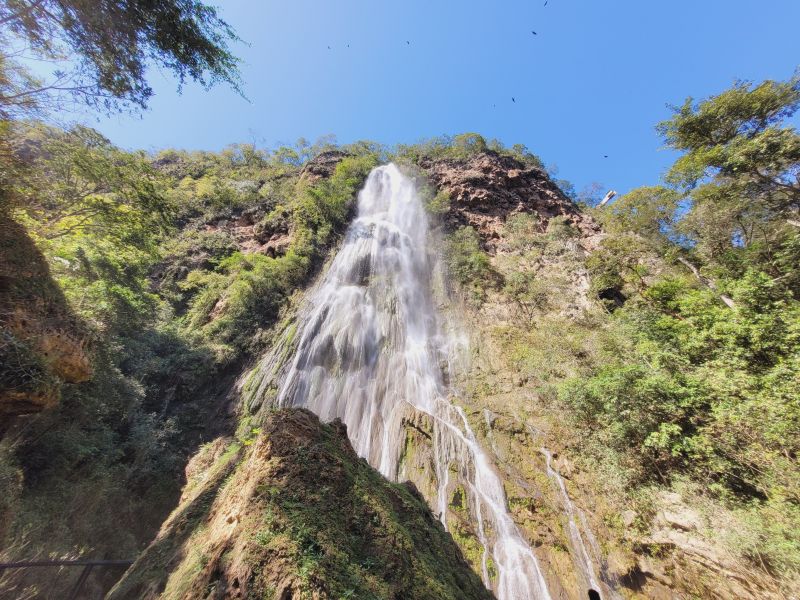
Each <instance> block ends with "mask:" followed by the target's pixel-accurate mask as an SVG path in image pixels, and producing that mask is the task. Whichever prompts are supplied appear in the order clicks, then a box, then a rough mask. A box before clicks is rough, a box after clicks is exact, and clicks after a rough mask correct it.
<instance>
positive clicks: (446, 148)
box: [394, 133, 544, 170]
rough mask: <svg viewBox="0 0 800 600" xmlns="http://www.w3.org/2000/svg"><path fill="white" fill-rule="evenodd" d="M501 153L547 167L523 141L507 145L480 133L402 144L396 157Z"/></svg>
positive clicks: (414, 160) (415, 159) (466, 156)
mask: <svg viewBox="0 0 800 600" xmlns="http://www.w3.org/2000/svg"><path fill="white" fill-rule="evenodd" d="M485 152H488V153H492V154H499V155H503V156H508V157H511V158H514V159H516V160H518V161H520V162H521V163H522V164H523V165H524V166H527V167H535V168H537V169H542V170H544V164H543V163H542V161H541V159H540V158H539V157H538V156H536V155H535V154H532V153H531V152H530V151H529V150H528V148H526V147H525V146H524V145H522V144H515V145H514V146H512V147H511V148H506V147H505V146H504V145H503V144H502V142H500V141H499V140H494V139H493V140H489V141H488V142H487V141H486V139H484V137H483V136H481V135H480V134H477V133H462V134H459V135H455V136H440V137H434V138H431V139H428V140H424V141H422V142H419V143H417V144H411V145H406V144H398V145H397V147H396V148H395V151H394V158H397V159H400V160H410V161H411V162H412V163H418V162H419V161H420V160H421V159H423V158H433V159H442V158H449V159H456V160H465V159H469V158H472V157H474V156H477V155H479V154H482V153H485Z"/></svg>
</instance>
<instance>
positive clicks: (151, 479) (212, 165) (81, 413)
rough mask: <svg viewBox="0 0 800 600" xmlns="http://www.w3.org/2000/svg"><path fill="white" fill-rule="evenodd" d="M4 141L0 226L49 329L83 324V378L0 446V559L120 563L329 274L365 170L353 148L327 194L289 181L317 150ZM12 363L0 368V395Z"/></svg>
mask: <svg viewBox="0 0 800 600" xmlns="http://www.w3.org/2000/svg"><path fill="white" fill-rule="evenodd" d="M5 142H6V143H7V144H8V145H9V146H10V147H13V148H14V149H15V150H16V152H17V154H16V155H15V156H22V155H23V153H24V161H21V164H20V167H19V169H18V171H17V173H16V175H15V179H14V188H13V198H10V201H9V203H8V204H7V205H6V206H5V210H6V211H7V213H9V214H11V215H13V217H14V218H15V219H17V220H18V221H19V222H20V223H22V224H23V225H24V226H25V230H24V231H26V232H27V233H25V232H22V233H20V234H19V235H21V236H23V238H24V236H27V235H29V236H31V237H32V238H33V240H34V241H35V243H36V247H37V248H38V252H41V253H42V255H43V257H44V258H43V260H45V261H46V264H47V266H48V267H49V276H48V274H47V270H48V269H47V268H46V270H45V273H44V276H45V277H46V278H47V280H49V277H50V276H52V278H53V281H54V284H55V286H56V288H57V289H58V290H59V293H60V294H63V296H64V299H65V302H66V306H67V307H68V310H67V311H65V312H64V315H65V316H63V317H60V319H61V320H60V321H59V320H56V322H55V323H51V325H53V326H54V327H56V328H64V327H66V326H67V325H66V320H67V319H68V320H69V322H70V323H72V324H74V323H77V324H78V329H79V331H80V336H82V339H83V341H84V343H85V346H86V347H87V348H88V349H89V352H90V354H91V357H92V359H91V360H92V370H93V375H92V377H91V379H90V381H87V382H86V383H81V384H64V383H60V385H59V381H58V378H55V381H54V382H53V384H54V385H57V386H58V387H59V389H60V391H61V399H60V401H59V402H58V403H57V405H56V406H55V408H53V409H52V410H49V411H47V412H45V413H44V414H42V415H40V416H38V417H37V418H35V419H33V420H30V419H29V420H27V421H25V422H21V424H20V426H19V427H17V428H15V429H14V430H12V431H9V432H8V434H7V435H6V436H5V437H4V439H3V442H2V453H1V455H0V477H2V480H3V484H4V485H3V487H4V490H6V491H7V492H8V493H7V494H4V498H3V507H2V509H3V516H4V519H3V521H4V527H3V532H4V540H3V547H4V548H5V551H4V552H5V555H6V556H24V557H26V558H30V557H35V556H38V555H41V553H42V552H46V553H48V554H51V553H55V554H56V555H62V556H63V555H69V554H72V555H80V554H83V553H85V552H88V553H91V555H92V556H96V557H97V556H105V557H110V558H118V557H127V556H133V555H135V554H136V552H137V551H138V550H139V549H140V548H141V546H142V544H143V543H146V542H147V541H149V538H150V537H151V536H152V534H153V532H154V531H155V529H156V528H157V527H158V525H159V524H160V521H161V520H162V519H163V516H164V515H165V514H166V512H167V511H168V510H169V509H170V508H171V507H172V506H174V504H175V502H176V500H177V494H178V491H179V488H180V484H181V477H180V471H181V469H182V467H183V464H184V463H185V460H186V457H187V456H188V454H189V453H191V452H192V449H193V448H194V447H196V445H197V444H198V443H199V442H201V441H202V440H203V439H205V438H206V437H207V435H209V434H210V433H214V432H215V428H216V429H217V430H218V429H220V428H224V427H226V424H225V422H224V421H219V420H216V422H215V419H213V418H212V419H209V414H213V411H214V410H220V407H219V406H218V403H219V401H220V398H221V397H224V392H225V389H226V385H229V384H230V381H231V378H232V377H233V376H235V375H236V374H237V373H238V370H237V365H239V364H241V361H242V360H243V359H246V358H247V357H249V356H252V355H253V353H255V352H258V351H259V350H261V349H263V348H264V347H265V344H267V343H268V341H269V339H268V337H267V335H266V332H267V331H268V330H269V327H270V325H271V324H272V323H273V322H274V321H275V320H276V319H277V318H278V316H279V313H280V311H281V310H282V308H283V307H284V305H285V304H286V302H287V300H288V298H289V297H290V295H291V294H292V292H293V290H295V289H296V288H297V287H298V286H300V285H302V284H303V283H305V282H306V281H307V280H308V278H309V277H310V275H311V274H312V273H313V271H314V269H315V268H317V267H318V266H319V265H320V264H321V262H322V260H324V258H325V256H326V249H327V248H328V247H329V246H330V244H331V243H333V242H334V241H335V240H336V236H337V235H339V234H340V233H341V232H342V230H343V226H344V224H345V223H346V220H347V218H348V215H349V211H350V208H351V207H352V204H353V200H354V198H355V192H356V190H357V188H358V187H359V186H360V184H361V182H362V180H363V178H364V177H365V176H366V173H367V172H368V171H369V170H370V168H371V167H372V166H373V165H374V164H375V163H376V160H377V157H376V154H375V152H374V151H373V149H371V148H370V147H368V146H352V147H348V148H346V149H345V150H346V151H347V152H348V155H347V156H344V158H343V160H341V162H339V164H338V166H337V167H336V169H335V171H334V172H333V173H332V175H331V176H330V177H329V178H326V179H322V180H312V179H311V178H308V177H303V178H301V177H299V175H300V172H301V170H302V165H303V163H304V162H306V161H307V160H308V159H309V158H311V157H313V156H316V155H317V154H318V153H320V152H321V151H322V150H323V147H322V146H320V147H316V148H310V147H307V145H300V146H298V147H294V148H281V149H278V150H276V151H275V152H266V151H260V150H256V149H254V148H252V147H249V146H237V147H232V148H230V149H228V150H226V151H224V152H222V153H203V152H198V153H182V152H172V151H169V152H164V153H161V154H160V155H158V156H149V155H146V154H144V153H136V152H133V153H131V152H124V151H121V150H119V149H118V148H116V147H114V146H113V145H111V144H110V143H109V142H108V140H105V139H104V138H102V136H100V135H99V134H98V133H97V132H95V131H93V130H89V129H86V128H83V127H77V128H74V129H72V130H67V131H65V130H61V129H56V128H52V127H47V126H44V125H38V124H30V123H17V124H13V125H12V126H10V127H8V129H7V130H6V138H5ZM303 155H304V156H303ZM237 222H239V223H241V222H247V223H249V225H246V226H245V227H244V230H243V231H239V230H237V225H236V223H237ZM237 231H239V234H238V237H237ZM256 232H257V233H256ZM271 236H278V237H283V238H285V240H286V243H285V244H284V245H283V246H280V247H278V248H276V249H275V250H274V252H273V253H272V255H271V256H270V255H267V254H264V253H260V252H255V251H251V249H249V247H247V246H246V244H248V243H250V244H255V246H256V248H257V247H258V246H259V242H258V239H261V240H269V239H270V237H271ZM23 238H20V239H16V240H13V244H14V245H19V243H20V241H21V240H22V241H24V239H23ZM256 238H258V239H256ZM26 247H27V246H26ZM9 257H10V255H7V256H6V257H5V258H6V259H7V258H9ZM30 259H31V257H30V256H28V257H27V258H25V261H30ZM23 262H24V261H23ZM4 273H5V274H6V275H7V276H8V275H13V273H14V271H13V268H12V269H4ZM45 283H46V281H45ZM37 285H38V284H37ZM32 293H33V292H32ZM28 308H30V310H29V311H28V313H29V316H30V320H35V319H42V320H43V319H44V318H43V317H42V315H41V314H40V313H39V312H37V310H36V308H35V304H34V305H31V306H29V307H27V308H26V310H28ZM67 315H68V316H67ZM9 316H10V315H9V314H6V315H5V317H9ZM51 321H52V319H51ZM48 326H49V325H48ZM71 326H72V325H71ZM4 336H5V337H4V338H3V345H2V351H3V356H4V357H13V358H15V359H17V358H18V357H19V356H20V352H21V350H20V349H22V350H25V352H26V354H25V356H29V355H32V356H33V357H34V358H36V352H35V347H36V344H35V343H34V341H32V338H30V337H29V336H26V335H25V332H24V331H16V332H15V331H14V330H11V329H4ZM17 362H18V361H16V360H15V361H14V362H13V363H12V361H6V360H4V361H3V373H2V375H1V376H0V380H2V381H4V383H5V382H6V379H8V377H6V375H7V373H6V371H7V369H8V368H10V367H11V365H12V364H16V363H17ZM33 383H37V382H33ZM26 384H27V383H26V382H23V384H22V391H24V390H25V385H26ZM31 385H32V383H31ZM17 388H18V389H19V388H20V385H17ZM215 407H216V408H215ZM231 426H232V427H235V425H231ZM88 498H92V499H93V500H92V503H91V505H90V504H89V503H88V500H87V499H88ZM61 582H62V584H63V585H69V583H70V581H69V580H68V578H67V580H64V579H62V580H61ZM18 583H19V582H9V583H8V585H17V584H18ZM24 584H25V582H22V584H20V585H24ZM18 591H19V588H18Z"/></svg>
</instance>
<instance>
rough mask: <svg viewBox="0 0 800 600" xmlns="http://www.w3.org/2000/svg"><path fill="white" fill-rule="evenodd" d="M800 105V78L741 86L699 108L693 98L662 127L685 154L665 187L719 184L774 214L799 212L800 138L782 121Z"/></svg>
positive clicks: (784, 215) (725, 192)
mask: <svg viewBox="0 0 800 600" xmlns="http://www.w3.org/2000/svg"><path fill="white" fill-rule="evenodd" d="M798 107H800V75H796V76H794V77H793V78H792V79H790V80H789V81H787V82H775V81H765V82H763V83H761V84H759V85H758V86H756V87H753V86H752V84H749V83H743V82H740V83H737V84H736V85H734V86H733V87H732V88H731V89H730V90H727V91H725V92H723V93H722V94H720V95H718V96H714V97H712V98H709V99H707V100H704V101H702V102H700V103H699V104H696V103H694V102H693V101H692V99H691V98H689V99H687V100H686V101H685V102H684V104H683V105H682V106H681V107H679V108H676V109H675V115H674V116H673V117H672V118H671V119H669V120H667V121H664V122H662V123H660V124H659V125H658V131H659V132H660V133H661V134H662V135H663V136H664V138H665V140H666V142H667V146H669V147H670V148H673V149H675V150H680V151H683V152H685V154H684V155H683V156H681V157H680V158H679V159H678V160H677V161H676V162H675V164H674V165H673V166H672V168H671V169H670V171H669V173H668V174H667V181H668V182H669V183H672V184H673V185H676V186H678V187H684V188H688V189H692V188H694V187H695V186H697V185H698V184H702V185H701V188H702V187H704V186H708V185H710V186H714V187H715V188H717V192H718V197H723V196H731V195H734V196H737V197H742V198H744V199H746V200H747V201H748V202H747V203H748V204H755V205H758V207H759V208H764V209H767V210H769V211H770V212H771V213H772V214H771V215H765V216H767V217H773V218H774V217H781V218H784V219H785V218H795V219H796V218H797V216H798V214H800V135H798V134H797V132H796V131H795V129H794V128H793V127H790V126H788V125H786V124H784V122H785V121H786V119H788V118H789V117H791V116H792V115H793V114H794V113H795V112H796V111H797V109H798Z"/></svg>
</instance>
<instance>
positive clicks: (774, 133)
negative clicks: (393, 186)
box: [561, 78, 800, 574]
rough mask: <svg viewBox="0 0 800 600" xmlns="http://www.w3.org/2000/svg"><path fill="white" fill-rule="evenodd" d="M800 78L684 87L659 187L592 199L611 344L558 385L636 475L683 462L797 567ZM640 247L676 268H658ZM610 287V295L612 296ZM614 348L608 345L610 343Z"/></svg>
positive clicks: (765, 550)
mask: <svg viewBox="0 0 800 600" xmlns="http://www.w3.org/2000/svg"><path fill="white" fill-rule="evenodd" d="M798 106H800V79H797V78H795V79H792V80H790V81H788V82H785V83H779V82H772V81H767V82H764V83H762V84H760V85H756V86H752V85H748V84H745V83H740V84H737V85H736V86H734V87H733V88H732V89H730V90H728V91H726V92H724V93H722V94H720V95H719V96H716V97H713V98H710V99H708V100H705V101H702V102H700V103H695V102H693V101H691V100H687V101H686V103H685V104H684V105H683V106H681V107H679V108H677V109H676V112H675V114H674V116H673V117H672V118H671V119H669V120H668V121H665V122H663V123H661V124H660V125H659V131H660V132H661V133H662V134H663V136H664V139H665V141H666V143H667V145H668V146H669V147H672V148H674V149H676V150H678V151H680V152H681V153H682V154H681V156H680V157H679V158H678V160H677V161H676V162H675V164H674V165H673V167H672V168H671V169H670V171H669V173H668V174H667V176H666V178H665V179H666V183H667V187H655V188H641V189H638V190H635V191H633V192H631V193H629V194H627V195H626V196H625V197H623V198H621V199H620V200H619V201H618V202H616V203H615V204H613V205H612V206H611V207H610V210H606V211H602V210H598V211H596V213H595V214H596V215H597V217H598V218H599V219H601V221H602V222H603V224H604V225H605V227H606V230H607V231H608V232H609V237H608V238H607V239H606V240H605V241H604V242H603V247H602V249H601V251H600V252H598V253H597V254H596V255H595V256H593V257H592V259H591V260H590V263H589V266H590V269H591V272H592V274H593V275H594V281H595V285H596V286H597V289H598V291H602V290H606V291H607V290H608V289H609V288H615V289H616V290H617V291H618V292H619V293H621V294H623V295H624V296H626V297H627V300H626V301H625V303H624V305H623V306H622V308H620V309H619V310H617V311H615V312H614V314H613V316H612V322H611V327H612V330H611V336H612V338H613V340H614V343H613V344H609V345H608V346H607V348H608V349H609V350H611V351H609V352H607V353H605V354H604V356H603V359H602V360H601V361H600V362H599V364H597V365H594V366H593V368H592V369H591V370H590V373H589V374H588V375H589V376H588V377H585V376H582V377H580V378H575V379H572V380H571V381H569V382H568V383H567V384H565V385H564V386H563V387H562V388H561V398H562V399H563V400H564V401H565V402H567V403H568V405H569V406H571V407H572V408H573V409H574V410H575V411H576V413H577V415H578V416H579V418H580V419H581V420H582V422H584V423H585V424H586V425H587V426H588V427H590V428H591V429H593V430H595V431H598V432H600V435H601V436H602V439H603V441H604V442H606V443H608V444H609V445H610V446H611V447H613V448H615V449H617V450H618V451H619V452H621V453H623V455H624V456H625V457H626V461H628V463H629V464H634V465H636V469H637V477H639V478H642V479H655V480H656V481H661V482H665V481H669V480H670V479H671V478H673V477H675V476H677V475H679V474H686V475H687V476H689V477H691V478H692V479H693V480H695V481H697V482H699V483H701V484H702V486H703V487H704V489H705V490H706V491H707V493H709V494H712V495H714V496H716V497H718V498H720V499H722V500H724V501H726V502H728V503H729V506H731V507H733V508H734V509H736V510H737V511H739V512H740V513H741V516H742V520H743V523H744V524H745V526H746V528H747V529H746V531H743V532H742V535H741V539H740V540H739V543H741V544H743V546H744V547H743V548H742V549H743V551H744V552H745V553H747V554H748V555H750V556H751V557H752V558H753V559H754V560H755V561H756V562H758V563H759V564H761V565H763V566H765V567H766V568H768V569H770V570H772V571H774V572H787V571H789V572H793V573H795V574H796V573H798V572H800V545H799V544H798V540H800V469H798V462H797V461H798V453H800V394H798V390H800V335H799V334H800V285H799V284H800V280H798V276H799V275H800V274H799V273H798V270H797V265H798V264H800V235H798V234H800V229H798V226H799V225H800V224H798V222H797V216H798V212H799V211H800V179H798V174H800V136H799V135H798V134H797V132H796V131H795V130H794V128H793V127H791V126H790V125H789V123H788V122H787V119H788V118H789V117H790V116H791V115H792V114H794V112H795V111H796V110H797V108H798ZM648 256H656V257H659V258H662V259H666V260H667V261H669V262H670V263H672V264H673V265H674V266H673V267H669V266H664V267H662V268H658V267H655V266H654V264H653V263H652V262H651V263H648V258H647V257H648ZM606 296H608V294H606ZM612 349H613V350H612Z"/></svg>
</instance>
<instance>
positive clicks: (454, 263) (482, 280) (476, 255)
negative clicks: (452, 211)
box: [445, 227, 494, 303]
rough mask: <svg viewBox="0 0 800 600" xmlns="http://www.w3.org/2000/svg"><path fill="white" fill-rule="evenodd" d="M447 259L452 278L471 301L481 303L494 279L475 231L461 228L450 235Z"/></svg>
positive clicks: (446, 243)
mask: <svg viewBox="0 0 800 600" xmlns="http://www.w3.org/2000/svg"><path fill="white" fill-rule="evenodd" d="M445 257H446V260H447V267H448V271H449V273H450V276H451V277H453V279H454V280H455V281H457V282H458V283H459V284H461V285H462V286H463V288H464V289H465V290H466V291H467V293H468V294H469V300H471V301H473V302H478V303H479V302H481V301H482V299H483V297H484V294H485V290H486V287H488V285H490V284H491V281H493V280H494V277H493V271H492V269H491V266H490V265H489V257H488V256H487V255H486V253H485V252H484V251H483V250H482V249H481V247H480V238H479V237H478V234H477V233H476V232H475V230H474V229H473V228H472V227H461V228H460V229H457V230H456V231H454V232H453V233H452V234H450V235H449V236H448V238H447V240H446V241H445Z"/></svg>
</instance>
